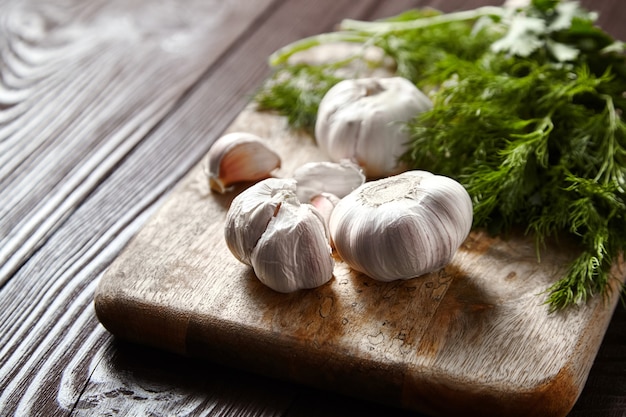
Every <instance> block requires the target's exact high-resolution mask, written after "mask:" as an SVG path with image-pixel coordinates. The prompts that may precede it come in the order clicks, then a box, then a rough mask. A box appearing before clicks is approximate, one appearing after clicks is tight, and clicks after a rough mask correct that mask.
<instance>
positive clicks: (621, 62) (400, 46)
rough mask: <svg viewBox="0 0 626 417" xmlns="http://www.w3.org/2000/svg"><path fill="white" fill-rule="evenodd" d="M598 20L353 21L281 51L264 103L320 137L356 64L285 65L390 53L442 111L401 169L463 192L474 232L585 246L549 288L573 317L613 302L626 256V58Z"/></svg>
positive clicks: (527, 15) (424, 124) (554, 302)
mask: <svg viewBox="0 0 626 417" xmlns="http://www.w3.org/2000/svg"><path fill="white" fill-rule="evenodd" d="M595 17H596V16H595V15H594V14H593V13H590V12H587V11H586V10H583V9H582V8H580V6H579V5H578V3H574V2H559V1H555V0H534V1H533V2H532V3H531V5H529V6H528V7H526V8H523V9H516V10H512V9H507V8H504V7H482V8H478V9H474V10H468V11H463V12H457V13H449V14H442V13H439V12H437V11H433V10H415V11H409V12H406V13H403V14H401V15H399V16H396V17H394V18H392V19H387V20H384V21H377V22H359V21H351V20H348V21H344V22H343V23H342V30H341V31H339V32H335V33H331V34H324V35H322V36H318V37H313V38H309V39H304V40H302V41H300V42H297V43H295V44H293V45H290V46H288V47H286V48H284V49H282V50H280V51H277V53H276V54H275V55H273V56H272V57H271V62H272V63H273V64H274V65H277V66H278V68H277V71H276V73H275V76H274V79H273V81H272V82H270V83H268V85H267V86H266V87H265V88H264V89H263V90H262V91H261V92H260V93H259V95H258V96H257V101H258V103H259V104H260V106H261V107H262V108H266V109H273V110H278V111H280V112H282V113H283V114H286V115H287V116H288V118H289V120H290V123H291V124H292V126H296V127H299V128H304V129H307V130H309V131H312V130H313V126H314V123H315V114H316V112H317V105H318V104H319V101H320V100H321V98H322V97H323V95H324V94H325V92H326V91H327V90H328V89H329V88H330V87H331V86H332V85H334V83H336V82H338V81H339V79H340V78H339V77H337V76H335V74H336V72H337V68H338V67H340V66H342V65H346V63H347V62H348V61H349V60H346V61H345V62H341V63H328V64H323V65H303V64H300V65H289V64H288V58H289V57H290V56H291V55H292V54H293V53H295V52H298V51H300V50H303V49H307V48H309V47H312V46H315V45H317V44H319V43H325V42H334V41H337V40H341V41H350V42H358V43H361V44H363V45H365V46H369V45H376V46H378V47H380V48H382V49H383V50H384V51H385V53H386V54H387V55H388V56H390V57H392V58H393V59H394V61H395V63H396V73H397V75H401V76H404V77H406V78H409V79H411V80H412V81H413V82H415V83H416V85H417V86H418V87H420V88H421V89H423V90H425V91H428V92H429V93H430V95H431V98H432V99H433V104H434V106H433V109H432V110H431V111H428V112H426V113H424V114H422V115H421V116H420V117H419V118H417V119H416V120H414V121H413V122H412V123H411V124H410V129H411V134H412V136H411V143H410V150H409V152H407V154H406V155H404V156H403V159H404V160H405V161H406V162H407V163H408V164H409V165H410V166H411V167H414V168H419V169H427V170H430V171H432V172H436V173H439V174H444V175H449V176H451V177H454V178H456V179H457V180H459V181H460V182H461V183H462V184H463V185H464V186H465V187H466V189H467V190H468V192H469V193H470V195H471V196H472V198H473V202H474V223H475V226H476V227H485V228H488V229H489V230H491V231H492V232H494V233H506V232H507V231H509V230H510V229H511V228H512V227H519V226H522V227H524V228H525V229H526V231H527V232H528V233H532V234H533V235H534V236H535V237H536V240H537V244H538V247H540V246H541V245H542V244H543V243H544V242H545V240H546V239H547V238H549V237H558V238H563V237H564V236H566V237H567V236H569V237H571V238H573V239H576V240H577V241H578V243H579V247H580V253H579V254H578V255H577V257H576V259H575V260H574V261H573V262H572V264H571V265H570V266H569V270H568V273H567V275H566V276H565V277H564V278H563V279H561V280H560V281H558V282H556V283H555V284H554V285H553V286H552V287H551V288H550V289H549V297H548V302H549V303H550V306H551V308H553V309H555V310H557V309H562V308H564V307H567V306H570V305H573V304H577V303H581V302H585V301H587V300H588V299H589V298H590V297H592V296H594V295H595V294H602V293H606V291H607V290H609V289H610V288H611V286H610V285H609V280H610V269H611V266H612V265H613V263H614V261H615V260H616V259H617V257H618V256H620V254H621V253H623V251H624V247H625V246H626V122H625V121H624V111H625V110H626V93H625V92H626V59H625V57H624V55H623V51H622V47H623V45H622V44H621V43H620V42H616V41H615V40H614V39H612V37H611V36H609V35H608V34H607V33H605V32H604V31H602V30H601V29H600V28H598V27H597V26H595V23H594V22H595ZM353 59H358V57H356V58H353ZM286 75H287V76H286Z"/></svg>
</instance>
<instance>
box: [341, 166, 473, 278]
mask: <svg viewBox="0 0 626 417" xmlns="http://www.w3.org/2000/svg"><path fill="white" fill-rule="evenodd" d="M472 220H473V211H472V201H471V199H470V196H469V194H468V193H467V191H466V190H465V188H463V186H462V185H461V184H459V183H458V182H456V181H454V180H453V179H451V178H448V177H444V176H439V175H433V174H431V173H429V172H426V171H407V172H404V173H402V174H399V175H396V176H392V177H388V178H385V179H381V180H377V181H372V182H368V183H365V184H364V185H362V186H361V187H359V188H358V189H356V190H355V191H353V192H352V193H350V194H349V195H348V196H346V197H344V198H343V199H342V200H341V201H340V202H339V203H338V204H337V206H336V207H335V209H334V210H333V211H332V213H331V217H330V223H329V225H330V234H331V238H332V240H333V244H334V246H335V249H336V250H337V252H338V254H339V255H340V256H341V258H342V259H343V260H344V261H345V262H346V263H347V264H348V265H349V266H350V267H351V268H353V269H355V270H357V271H361V272H363V273H365V274H366V275H368V276H369V277H371V278H374V279H376V280H380V281H393V280H397V279H409V278H414V277H417V276H420V275H423V274H425V273H428V272H432V271H435V270H437V269H439V268H442V267H443V266H445V265H446V264H447V263H449V262H450V261H451V260H452V257H453V256H454V254H455V252H456V251H457V249H458V248H459V246H460V245H461V244H462V243H463V241H464V240H465V239H466V238H467V236H468V234H469V232H470V229H471V226H472Z"/></svg>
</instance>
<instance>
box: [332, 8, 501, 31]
mask: <svg viewBox="0 0 626 417" xmlns="http://www.w3.org/2000/svg"><path fill="white" fill-rule="evenodd" d="M504 14H505V9H504V8H502V7H497V6H483V7H479V8H477V9H472V10H463V11H460V12H455V13H447V14H440V15H436V16H431V17H424V18H420V19H415V20H408V21H401V22H380V21H379V22H366V21H361V20H353V19H345V20H343V21H342V22H341V24H340V25H339V28H340V29H341V30H352V31H356V32H362V33H371V34H380V33H388V32H401V31H405V30H415V29H422V28H426V27H430V26H435V25H442V24H446V23H451V22H457V21H464V20H473V19H478V18H479V17H483V16H496V17H503V16H504Z"/></svg>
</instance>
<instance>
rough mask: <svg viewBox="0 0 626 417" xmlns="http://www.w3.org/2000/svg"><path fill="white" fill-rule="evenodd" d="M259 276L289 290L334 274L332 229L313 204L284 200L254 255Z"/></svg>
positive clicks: (274, 286)
mask: <svg viewBox="0 0 626 417" xmlns="http://www.w3.org/2000/svg"><path fill="white" fill-rule="evenodd" d="M251 261H252V267H253V268H254V273H255V274H256V276H257V277H258V278H259V280H260V281H261V282H262V283H264V284H265V285H267V286H268V287H270V288H272V289H273V290H274V291H278V292H282V293H288V292H294V291H297V290H300V289H309V288H315V287H319V286H320V285H323V284H325V283H327V282H328V281H330V279H331V278H332V276H333V267H334V261H333V259H332V257H331V248H330V245H329V235H328V229H327V228H326V224H325V222H324V219H323V218H322V216H321V215H320V214H319V213H318V212H317V210H315V208H314V207H313V206H311V205H309V204H299V203H297V204H294V202H293V201H290V202H288V203H284V204H282V205H281V206H280V207H279V209H278V210H277V212H276V214H275V215H274V217H273V218H272V220H271V221H270V222H269V224H268V225H267V229H266V230H265V233H263V235H262V236H261V239H259V241H258V242H257V244H256V246H255V248H254V249H253V251H252V255H251Z"/></svg>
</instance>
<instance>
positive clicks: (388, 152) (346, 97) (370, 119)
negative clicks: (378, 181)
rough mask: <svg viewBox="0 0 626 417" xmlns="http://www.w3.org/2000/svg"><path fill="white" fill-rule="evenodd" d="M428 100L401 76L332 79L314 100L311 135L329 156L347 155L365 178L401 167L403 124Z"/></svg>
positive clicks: (427, 104) (427, 105) (406, 138)
mask: <svg viewBox="0 0 626 417" xmlns="http://www.w3.org/2000/svg"><path fill="white" fill-rule="evenodd" d="M431 108H432V102H431V101H430V99H429V98H428V97H427V96H426V95H425V94H424V93H422V92H421V91H420V90H419V89H418V88H417V87H416V86H415V85H414V84H413V83H412V82H411V81H409V80H407V79H405V78H402V77H390V78H361V79H354V80H343V81H340V82H339V83H337V84H335V85H334V86H333V87H332V88H331V89H330V90H329V91H328V92H327V93H326V95H325V96H324V97H323V99H322V101H321V102H320V105H319V108H318V113H317V121H316V125H315V136H316V139H317V143H318V145H319V146H320V148H321V149H322V150H323V151H324V152H326V153H327V154H328V156H329V157H330V159H331V160H333V161H335V162H338V161H340V160H341V159H350V160H353V161H355V162H357V163H358V164H359V165H361V166H362V167H363V169H364V170H365V174H366V175H367V177H369V178H380V177H384V176H388V175H394V174H397V173H399V172H401V171H403V170H404V169H405V167H404V166H403V165H402V164H401V163H399V158H400V157H401V156H402V155H403V154H404V153H405V152H406V151H407V150H408V142H409V132H408V129H407V127H406V123H407V122H408V121H410V120H411V119H413V118H414V117H416V116H417V115H418V114H420V113H422V112H424V111H427V110H430V109H431Z"/></svg>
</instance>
